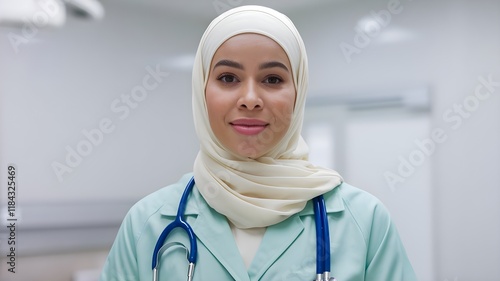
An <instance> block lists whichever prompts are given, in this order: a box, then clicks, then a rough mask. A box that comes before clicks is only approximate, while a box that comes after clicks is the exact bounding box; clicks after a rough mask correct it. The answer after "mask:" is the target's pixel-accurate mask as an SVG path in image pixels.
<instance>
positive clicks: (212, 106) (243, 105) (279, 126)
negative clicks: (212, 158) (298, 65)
mask: <svg viewBox="0 0 500 281" xmlns="http://www.w3.org/2000/svg"><path fill="white" fill-rule="evenodd" d="M205 98H206V102H207V108H208V117H209V120H210V126H211V128H212V131H213V132H214V134H215V136H216V137H217V139H218V140H219V142H220V143H221V144H222V145H223V146H224V147H225V148H226V149H228V150H229V151H231V152H232V153H233V154H236V155H239V156H243V157H247V158H252V159H255V158H259V157H260V156H262V155H264V154H265V153H267V152H268V151H270V150H271V149H272V148H273V147H274V146H275V145H276V144H277V143H278V142H279V141H280V140H281V139H282V138H283V136H284V135H285V133H286V132H287V131H288V128H289V126H290V121H291V117H292V112H293V109H294V105H295V86H294V84H293V78H292V68H291V67H290V62H289V60H288V56H287V55H286V53H285V51H284V50H283V49H282V48H281V46H280V45H279V44H278V43H276V42H275V41H274V40H272V39H270V38H269V37H266V36H263V35H259V34H253V33H245V34H239V35H236V36H234V37H231V38H230V39H228V40H227V41H225V42H224V43H223V44H222V45H221V46H220V47H219V49H218V50H217V51H216V53H215V55H214V57H213V58H212V62H211V65H210V74H209V76H208V82H207V86H206V89H205Z"/></svg>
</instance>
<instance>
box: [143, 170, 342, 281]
mask: <svg viewBox="0 0 500 281" xmlns="http://www.w3.org/2000/svg"><path fill="white" fill-rule="evenodd" d="M194 184H195V183H194V177H192V178H191V180H190V181H189V182H188V184H187V185H186V189H185V190H184V193H183V194H182V197H181V200H180V202H179V208H178V209H177V215H176V216H175V219H174V221H173V222H172V223H170V224H169V225H167V227H165V229H164V230H163V232H162V233H161V235H160V237H159V238H158V241H157V242H156V246H155V249H154V251H153V281H158V273H159V260H160V256H161V254H162V253H163V252H164V251H165V250H166V249H168V248H170V247H173V246H180V247H183V248H185V249H186V247H185V246H184V245H182V244H181V243H179V242H170V243H167V244H164V242H165V239H167V236H168V235H169V234H170V232H171V231H172V230H173V229H174V228H178V227H179V228H182V229H184V231H186V233H187V235H188V237H189V244H190V249H191V250H190V251H189V250H188V249H186V251H187V260H188V261H189V266H188V274H187V280H188V281H192V280H193V276H194V266H195V264H196V256H197V254H198V246H197V243H196V235H195V234H194V231H193V229H192V228H191V226H190V225H189V224H188V223H187V222H186V221H185V220H184V218H183V216H184V211H185V210H186V204H187V199H188V197H189V194H190V193H191V190H192V189H193V187H194ZM313 205H314V218H315V222H316V279H315V280H314V281H336V279H335V278H334V277H330V232H329V228H328V218H327V215H326V205H325V199H324V198H323V196H322V195H320V196H318V197H315V198H314V199H313Z"/></svg>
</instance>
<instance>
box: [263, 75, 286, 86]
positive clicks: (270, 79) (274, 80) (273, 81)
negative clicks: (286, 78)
mask: <svg viewBox="0 0 500 281" xmlns="http://www.w3.org/2000/svg"><path fill="white" fill-rule="evenodd" d="M281 82H283V80H281V78H279V77H276V76H271V77H267V78H266V79H265V80H264V83H268V84H278V83H281Z"/></svg>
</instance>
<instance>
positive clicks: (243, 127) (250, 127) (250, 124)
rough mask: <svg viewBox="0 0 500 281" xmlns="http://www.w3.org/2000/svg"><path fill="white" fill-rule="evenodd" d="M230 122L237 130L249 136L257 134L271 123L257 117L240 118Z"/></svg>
mask: <svg viewBox="0 0 500 281" xmlns="http://www.w3.org/2000/svg"><path fill="white" fill-rule="evenodd" d="M229 124H230V125H231V126H232V127H233V128H234V130H235V131H236V132H238V133H240V134H242V135H247V136H251V135H257V134H259V133H260V132H262V131H264V130H265V129H266V128H267V126H269V123H266V122H263V121H261V120H256V119H239V120H235V121H233V122H230V123H229Z"/></svg>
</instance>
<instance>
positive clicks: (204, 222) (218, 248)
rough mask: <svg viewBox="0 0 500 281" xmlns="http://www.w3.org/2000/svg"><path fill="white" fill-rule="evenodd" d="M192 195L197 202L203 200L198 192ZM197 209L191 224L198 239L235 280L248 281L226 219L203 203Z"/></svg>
mask: <svg viewBox="0 0 500 281" xmlns="http://www.w3.org/2000/svg"><path fill="white" fill-rule="evenodd" d="M193 195H194V197H195V198H196V201H198V202H200V200H204V199H203V198H202V196H201V194H200V193H199V192H198V190H196V191H194V192H193ZM198 208H199V214H198V218H197V219H196V221H195V222H194V224H193V230H194V232H195V233H196V236H197V237H198V239H199V240H200V241H201V242H202V243H203V245H205V247H206V248H207V249H208V250H209V251H210V252H211V253H212V255H214V257H215V258H216V259H217V260H218V261H219V262H220V263H221V265H222V266H223V267H224V268H225V269H226V270H227V272H229V274H231V276H232V277H233V278H234V279H235V280H242V281H246V280H248V281H250V279H249V277H248V272H247V269H246V267H245V264H244V262H243V259H242V258H241V255H240V252H239V251H238V247H237V246H236V242H235V240H234V237H233V234H232V232H231V229H230V227H229V224H228V222H227V219H226V218H225V217H224V216H223V215H221V214H219V213H217V212H216V211H215V210H213V209H212V208H210V207H209V206H208V205H207V204H206V203H204V202H203V203H202V202H200V204H198Z"/></svg>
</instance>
